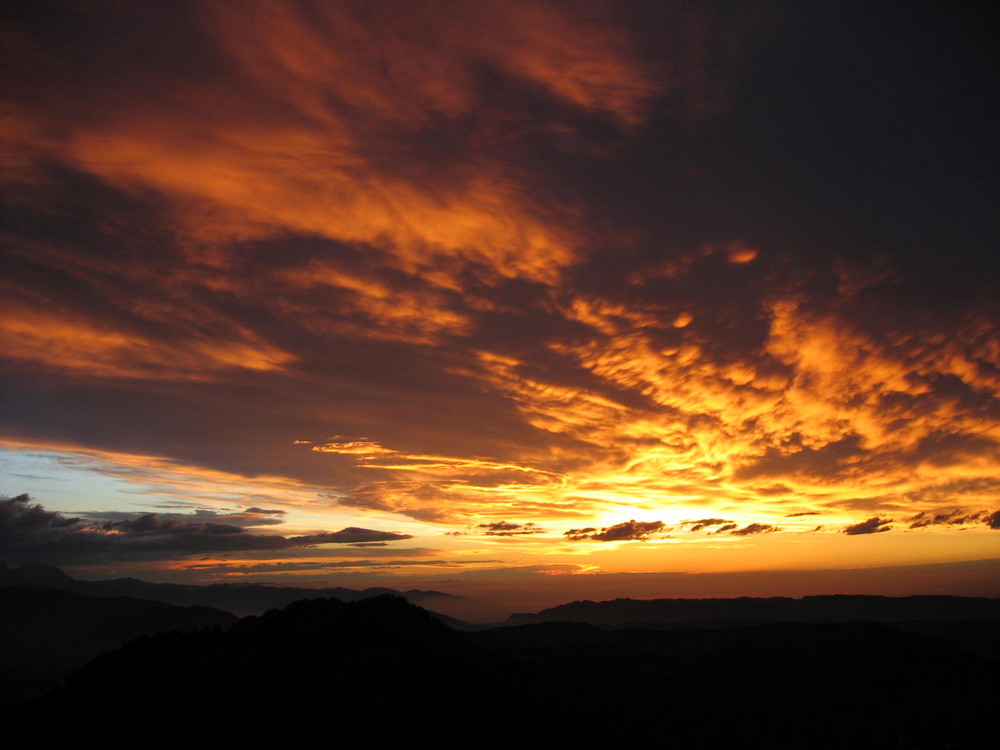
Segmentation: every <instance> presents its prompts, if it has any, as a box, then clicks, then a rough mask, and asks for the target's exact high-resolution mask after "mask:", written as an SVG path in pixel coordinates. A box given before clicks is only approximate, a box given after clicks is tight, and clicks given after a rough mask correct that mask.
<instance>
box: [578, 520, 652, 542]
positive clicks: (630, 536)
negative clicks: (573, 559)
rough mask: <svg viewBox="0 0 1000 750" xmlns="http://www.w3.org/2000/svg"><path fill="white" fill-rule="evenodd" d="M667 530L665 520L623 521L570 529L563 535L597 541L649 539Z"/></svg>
mask: <svg viewBox="0 0 1000 750" xmlns="http://www.w3.org/2000/svg"><path fill="white" fill-rule="evenodd" d="M664 530H666V527H665V525H664V523H663V521H635V520H632V521H623V522H622V523H616V524H615V525H614V526H607V527H605V528H602V529H601V530H600V531H599V532H598V531H597V529H594V528H586V529H570V530H569V531H567V532H564V534H563V536H565V537H567V538H569V539H573V540H582V539H592V540H594V541H595V542H624V541H633V540H638V541H642V540H645V539H648V538H649V537H650V536H651V535H653V534H656V533H659V532H662V531H664Z"/></svg>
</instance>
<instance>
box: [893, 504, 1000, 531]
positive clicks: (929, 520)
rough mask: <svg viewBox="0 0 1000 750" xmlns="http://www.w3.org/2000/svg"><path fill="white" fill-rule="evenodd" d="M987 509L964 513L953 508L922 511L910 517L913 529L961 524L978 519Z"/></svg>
mask: <svg viewBox="0 0 1000 750" xmlns="http://www.w3.org/2000/svg"><path fill="white" fill-rule="evenodd" d="M985 513H986V511H979V512H978V513H969V514H966V515H962V511H960V510H957V509H956V510H952V511H949V512H947V513H927V512H926V511H921V512H920V513H918V514H917V515H915V516H913V518H911V519H910V528H911V529H922V528H924V527H925V526H943V525H946V526H960V525H962V524H965V523H971V522H973V521H977V520H979V519H980V518H982V517H983V515H985Z"/></svg>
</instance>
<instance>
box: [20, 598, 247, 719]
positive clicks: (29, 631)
mask: <svg viewBox="0 0 1000 750" xmlns="http://www.w3.org/2000/svg"><path fill="white" fill-rule="evenodd" d="M0 612H2V613H3V615H2V617H0V706H5V705H6V706H11V705H16V704H19V703H22V702H23V701H25V700H28V699H30V698H34V697H37V696H40V695H42V694H44V693H45V692H47V691H49V690H51V689H53V688H55V687H56V686H57V685H58V684H59V683H61V682H62V681H63V680H64V679H66V678H67V677H68V676H69V675H70V674H72V673H73V672H74V671H75V670H76V669H78V668H80V667H81V666H83V665H84V664H85V663H87V662H88V661H89V660H91V659H93V658H94V657H95V656H98V655H99V654H102V653H104V652H105V651H109V650H111V649H115V648H118V647H120V646H122V645H124V644H125V643H127V642H129V641H131V640H133V639H135V638H138V637H140V636H144V635H150V634H152V633H158V632H169V631H191V630H195V629H199V628H227V627H229V626H231V625H233V624H234V623H235V622H236V621H237V618H236V617H235V616H233V615H231V614H230V613H228V612H222V611H220V610H217V609H211V608H209V607H174V606H171V605H169V604H162V603H160V602H150V601H138V600H135V599H127V598H123V597H107V598H93V597H86V596H81V595H80V594H75V593H73V592H70V591H59V590H56V589H32V588H22V587H7V588H0Z"/></svg>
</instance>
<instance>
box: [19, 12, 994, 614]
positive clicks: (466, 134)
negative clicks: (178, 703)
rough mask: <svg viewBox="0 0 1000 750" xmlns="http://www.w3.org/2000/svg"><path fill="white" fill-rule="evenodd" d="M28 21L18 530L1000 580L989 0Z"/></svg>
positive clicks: (202, 544)
mask: <svg viewBox="0 0 1000 750" xmlns="http://www.w3.org/2000/svg"><path fill="white" fill-rule="evenodd" d="M0 14H2V26H0V29H2V31H0V40H2V47H3V60H2V69H3V73H2V76H3V78H2V84H0V85H2V89H0V94H2V100H3V110H2V117H3V126H2V127H3V130H2V132H3V146H4V149H3V157H2V159H3V161H2V171H0V179H2V184H3V190H2V198H3V213H2V227H0V232H2V242H3V247H4V267H3V275H2V281H0V283H2V285H3V288H2V300H3V302H2V318H0V357H2V359H0V371H2V377H3V382H2V394H3V404H2V433H0V435H2V444H0V445H2V448H3V450H2V452H0V471H2V472H3V476H2V486H0V492H3V493H4V494H5V495H6V496H7V497H8V498H11V499H9V500H6V501H4V502H3V504H2V506H0V508H2V510H0V523H2V526H0V533H2V536H0V542H2V543H3V558H4V562H6V563H7V564H21V563H27V562H47V563H51V564H55V565H59V566H61V567H64V568H65V569H66V570H67V571H69V572H71V573H72V574H74V575H77V576H78V577H82V578H107V577H118V576H124V575H134V576H136V577H141V578H145V579H148V580H157V581H183V582H198V583H207V582H220V581H271V582H281V583H284V584H289V585H319V584H330V585H344V586H351V587H355V588H357V587H364V586H368V585H386V586H393V587H397V588H400V587H413V586H416V587H420V588H435V589H439V590H443V591H454V592H457V593H463V594H467V595H470V596H474V595H475V594H476V592H477V591H479V592H481V593H484V595H487V594H488V595H489V596H495V597H500V598H501V599H503V601H505V602H508V603H509V604H510V606H511V607H514V606H527V605H528V604H529V603H534V602H536V601H538V602H541V601H542V600H543V599H544V600H545V601H546V602H549V603H555V602H557V601H562V600H564V599H570V598H579V597H581V596H584V595H587V596H591V598H606V597H608V596H616V595H621V596H673V595H683V596H708V595H739V594H742V593H746V594H752V595H766V594H771V593H773V594H791V595H797V594H799V593H819V591H818V590H813V589H816V588H817V587H818V588H821V589H823V590H824V591H827V592H829V593H835V592H840V591H843V592H847V591H848V590H851V591H853V590H862V589H864V590H865V591H869V592H871V593H889V594H891V593H930V592H931V590H933V591H934V592H936V593H975V594H980V595H993V596H1000V566H998V565H997V564H996V563H995V562H994V563H987V562H985V561H990V560H993V561H996V560H998V559H1000V335H998V334H1000V259H998V258H1000V255H998V247H997V238H998V237H1000V189H998V181H997V175H998V166H1000V158H998V157H1000V145H998V144H1000V139H998V138H997V137H996V128H997V122H998V121H1000V112H998V109H1000V108H998V101H1000V98H998V96H997V90H996V82H995V78H994V74H993V73H992V71H994V70H996V68H997V63H998V62H1000V61H998V60H997V59H996V58H997V56H998V55H997V52H996V45H995V42H996V39H997V38H998V31H1000V29H998V28H997V23H996V18H995V16H994V14H992V13H991V12H990V11H989V5H988V4H985V3H976V4H964V5H963V4H961V3H949V4H944V3H926V4H923V3H905V2H899V3H871V4H869V3H854V2H806V3H803V2H746V3H740V2H719V3H711V2H620V3H616V2H606V3H605V2H543V1H542V0H513V1H511V0H507V1H504V2H501V1H497V2H492V1H491V0H476V1H475V2H473V1H472V0H469V1H462V0H452V1H442V2H432V1H424V0H419V1H417V2H402V1H399V2H370V1H369V2H346V1H340V0H331V1H328V2H320V1H319V0H317V1H315V2H296V1H293V0H282V1H280V2H279V1H277V0H275V1H274V2H265V1H263V0H261V1H258V0H247V1H244V0H191V2H181V1H179V0H149V1H148V2H146V1H137V0H127V1H125V0H122V1H121V2H116V1H113V0H112V1H107V2H79V3H76V2H68V1H53V2H49V1H44V0H30V1H27V0H26V1H24V2H12V3H9V4H7V5H6V6H5V9H4V10H3V11H0ZM23 493H27V494H28V495H30V498H24V497H18V496H21V495H22V494H23ZM14 498H16V499H14ZM912 566H921V567H912ZM859 570H862V571H869V574H866V575H862V574H860V573H859V572H858V571H859ZM793 571H798V573H793ZM803 571H804V572H803ZM809 571H814V573H813V574H811V577H810V574H809ZM819 571H824V572H823V573H819ZM838 571H842V574H841V573H838ZM878 571H882V573H879V572H878ZM893 571H895V572H893ZM719 576H723V577H722V578H720V577H719ZM782 576H785V577H782ZM806 580H811V581H813V582H814V583H813V584H812V586H813V588H812V589H810V590H808V591H806V590H805V588H804V585H805V584H803V583H802V582H803V581H806ZM713 581H714V582H715V583H713ZM719 581H724V584H723V583H718V582H719ZM862 581H863V583H862ZM505 587H506V588H505ZM531 591H538V592H545V593H544V596H543V595H541V594H539V595H538V596H535V598H532V596H534V595H533V594H531V593H530V592H531ZM504 592H506V593H504ZM511 592H514V593H511ZM525 592H528V593H525ZM504 597H506V598H504Z"/></svg>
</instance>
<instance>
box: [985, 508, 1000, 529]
mask: <svg viewBox="0 0 1000 750" xmlns="http://www.w3.org/2000/svg"><path fill="white" fill-rule="evenodd" d="M983 523H985V524H986V525H987V526H989V527H990V528H991V529H1000V510H995V511H993V512H992V513H990V514H989V515H988V516H986V517H985V518H984V519H983Z"/></svg>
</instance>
